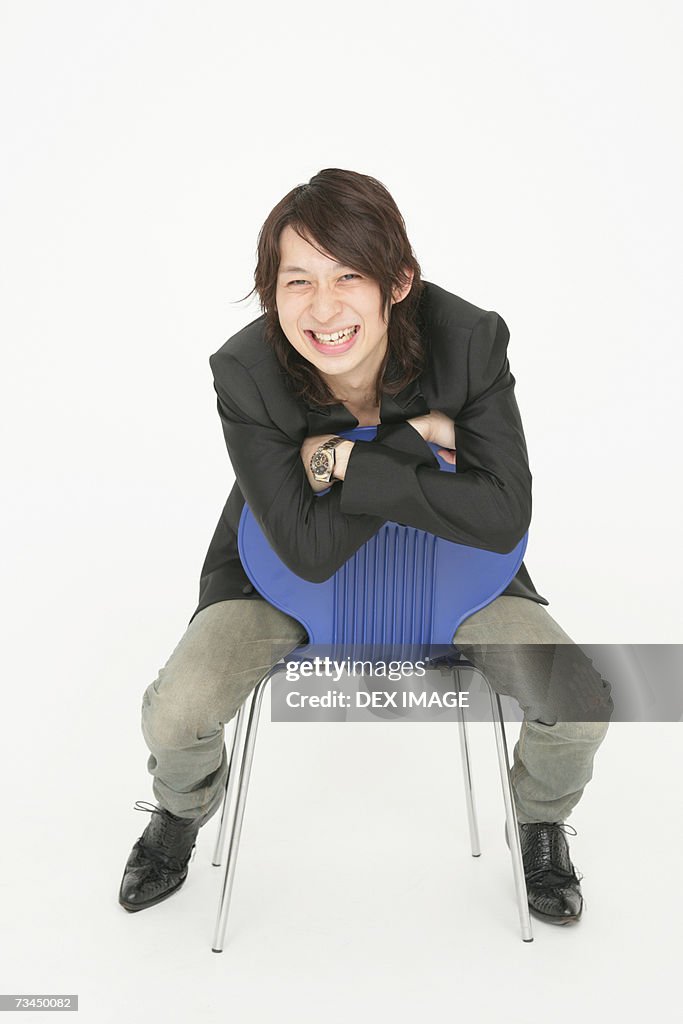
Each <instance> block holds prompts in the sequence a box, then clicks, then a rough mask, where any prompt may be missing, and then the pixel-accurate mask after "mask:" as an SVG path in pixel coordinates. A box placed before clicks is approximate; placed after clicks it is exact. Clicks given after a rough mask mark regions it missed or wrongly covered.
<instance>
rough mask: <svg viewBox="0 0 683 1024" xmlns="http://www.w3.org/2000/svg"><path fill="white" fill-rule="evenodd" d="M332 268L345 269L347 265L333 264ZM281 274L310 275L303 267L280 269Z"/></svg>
mask: <svg viewBox="0 0 683 1024" xmlns="http://www.w3.org/2000/svg"><path fill="white" fill-rule="evenodd" d="M332 266H333V267H337V268H339V267H347V266H348V263H333V264H332ZM280 273H281V274H310V270H306V268H305V267H280Z"/></svg>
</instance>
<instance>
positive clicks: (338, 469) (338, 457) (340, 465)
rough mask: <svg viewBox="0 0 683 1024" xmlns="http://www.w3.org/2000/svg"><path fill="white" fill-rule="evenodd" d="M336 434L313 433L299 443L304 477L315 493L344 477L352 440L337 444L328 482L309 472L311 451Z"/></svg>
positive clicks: (352, 443)
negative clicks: (332, 468)
mask: <svg viewBox="0 0 683 1024" xmlns="http://www.w3.org/2000/svg"><path fill="white" fill-rule="evenodd" d="M338 436H339V435H338V434H315V435H312V436H311V437H307V438H305V440H304V443H303V444H302V445H301V461H302V462H303V464H304V469H305V470H306V479H307V480H308V482H309V484H310V485H311V488H312V489H313V490H314V491H315V492H316V494H317V493H319V492H320V491H326V490H327V489H328V487H331V486H332V484H333V483H334V482H335V481H336V480H343V479H344V474H345V473H346V466H347V463H348V461H349V455H350V454H351V449H352V448H353V445H354V442H353V441H346V440H345V441H342V443H341V444H338V445H337V447H336V448H335V450H334V456H335V458H334V470H333V476H332V479H331V480H330V482H329V484H326V483H325V482H324V481H323V480H316V479H315V477H314V476H313V474H312V472H311V456H312V455H313V452H314V451H315V450H316V448H319V447H320V445H321V444H322V443H323V441H329V439H330V438H331V437H338Z"/></svg>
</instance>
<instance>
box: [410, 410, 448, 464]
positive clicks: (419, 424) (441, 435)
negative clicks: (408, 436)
mask: <svg viewBox="0 0 683 1024" xmlns="http://www.w3.org/2000/svg"><path fill="white" fill-rule="evenodd" d="M407 422H408V423H410V425H411V427H414V428H415V430H417V432H418V434H419V435H420V437H421V438H422V440H423V441H427V442H428V443H431V444H436V445H439V446H440V447H439V449H438V452H439V455H440V456H441V458H442V459H443V460H444V462H448V463H450V464H451V465H452V466H454V465H455V423H454V421H453V420H452V419H451V418H450V416H447V415H446V413H444V412H439V411H438V410H437V409H432V410H430V412H428V413H427V414H426V415H425V416H415V417H414V418H413V419H411V420H408V421H407Z"/></svg>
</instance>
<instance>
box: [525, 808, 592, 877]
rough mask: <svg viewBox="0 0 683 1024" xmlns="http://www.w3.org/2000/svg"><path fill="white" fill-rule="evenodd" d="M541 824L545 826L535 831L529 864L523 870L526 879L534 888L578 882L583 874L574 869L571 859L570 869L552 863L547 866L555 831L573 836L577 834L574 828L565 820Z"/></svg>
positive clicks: (555, 836) (550, 857)
mask: <svg viewBox="0 0 683 1024" xmlns="http://www.w3.org/2000/svg"><path fill="white" fill-rule="evenodd" d="M543 824H544V825H545V827H544V828H541V829H539V830H538V832H537V833H536V845H535V848H534V849H533V853H532V855H531V866H530V868H529V870H528V871H526V872H525V876H526V881H527V882H531V883H532V884H533V886H534V887H535V888H536V889H542V890H552V889H558V888H563V887H565V886H567V885H569V884H570V883H571V882H577V883H578V882H580V881H581V879H582V878H583V877H584V876H583V875H582V874H580V873H579V872H577V871H576V868H575V867H574V865H573V864H572V863H571V860H570V861H569V863H570V864H571V867H572V870H571V871H565V870H564V868H561V867H559V866H558V865H556V864H553V865H552V867H550V868H549V867H547V863H548V861H551V863H552V857H553V852H554V848H555V844H556V838H557V832H564V833H565V834H566V835H570V836H575V835H578V833H577V831H576V829H575V828H573V827H572V826H571V825H567V824H566V822H548V823H547V824H546V823H543ZM535 864H538V865H539V866H538V867H534V866H533V865H535Z"/></svg>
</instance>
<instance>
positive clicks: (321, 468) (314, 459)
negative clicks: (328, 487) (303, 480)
mask: <svg viewBox="0 0 683 1024" xmlns="http://www.w3.org/2000/svg"><path fill="white" fill-rule="evenodd" d="M331 470H332V454H331V452H321V451H320V449H318V450H317V451H316V452H314V453H313V455H312V456H311V471H312V473H313V476H315V477H319V476H327V474H328V473H330V472H331Z"/></svg>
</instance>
